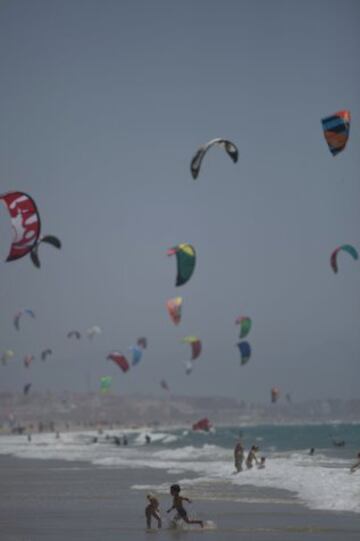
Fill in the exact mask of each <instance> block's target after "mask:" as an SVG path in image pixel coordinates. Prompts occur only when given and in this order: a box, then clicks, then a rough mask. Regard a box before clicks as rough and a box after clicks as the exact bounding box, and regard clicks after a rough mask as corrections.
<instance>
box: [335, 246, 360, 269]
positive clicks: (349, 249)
mask: <svg viewBox="0 0 360 541" xmlns="http://www.w3.org/2000/svg"><path fill="white" fill-rule="evenodd" d="M340 251H343V252H347V253H348V254H350V255H351V256H352V258H353V259H355V261H356V260H357V259H359V254H358V253H357V251H356V250H355V248H354V247H353V246H351V244H343V245H342V246H338V248H336V249H335V250H334V251H333V253H332V254H331V257H330V265H331V268H332V270H333V271H334V272H335V273H337V272H338V264H337V258H338V253H339V252H340Z"/></svg>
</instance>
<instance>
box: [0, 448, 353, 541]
mask: <svg viewBox="0 0 360 541" xmlns="http://www.w3.org/2000/svg"><path fill="white" fill-rule="evenodd" d="M0 480H1V483H0V486H1V489H2V495H1V498H0V529H1V532H2V533H1V540H2V541H38V540H39V541H40V540H43V539H44V540H46V541H59V540H60V539H61V540H63V539H64V538H66V539H67V540H69V541H75V540H76V541H82V540H84V541H85V539H86V540H87V541H89V540H90V541H95V540H96V541H108V540H109V541H110V540H115V539H117V540H120V541H122V540H124V541H125V540H126V541H141V540H143V539H148V535H149V534H148V533H147V532H146V530H145V517H144V508H145V505H146V500H145V496H146V493H147V491H148V489H147V488H144V489H140V490H139V489H137V490H134V489H132V488H131V487H134V486H139V485H143V486H144V487H145V486H160V485H165V486H166V485H167V484H168V485H170V484H171V483H173V482H177V481H179V479H178V478H177V475H176V474H175V473H174V474H169V473H166V472H164V471H156V470H153V469H151V468H143V469H135V468H134V469H131V468H127V469H124V468H113V467H97V466H94V465H93V464H90V463H86V462H79V461H74V462H70V461H62V460H37V459H21V458H16V457H12V456H8V455H2V456H0ZM180 481H181V480H180ZM249 490H250V493H251V490H253V496H254V497H253V498H251V497H250V496H249ZM184 493H185V494H187V495H188V496H189V497H190V498H192V499H193V501H194V503H193V504H189V505H188V512H189V515H195V516H197V517H198V518H201V519H205V520H211V521H214V523H215V525H216V529H209V530H206V531H205V532H203V534H206V535H208V536H209V538H210V539H214V540H215V539H219V538H220V537H221V539H222V541H236V540H244V541H245V540H249V539H251V540H252V541H275V540H277V541H288V540H289V539H292V540H294V541H298V540H299V541H300V539H306V540H307V541H332V540H333V541H338V540H339V539H340V538H341V539H346V540H349V541H350V540H355V539H358V538H359V536H360V517H359V515H357V514H355V513H350V512H349V513H344V512H329V511H313V510H310V509H308V508H307V507H305V506H303V505H302V504H301V502H299V501H298V500H297V499H296V498H295V497H294V495H293V494H291V493H289V492H287V491H285V490H275V491H274V490H265V489H264V490H262V491H261V490H260V491H259V489H258V488H256V487H252V489H251V487H250V489H249V487H248V486H247V487H239V486H236V485H235V486H232V487H231V493H229V492H227V496H226V498H224V496H222V489H221V482H220V481H219V482H218V483H217V484H216V483H215V484H214V483H213V484H211V487H210V484H209V485H208V487H207V488H206V486H205V487H204V486H197V485H194V486H186V487H184ZM261 495H262V496H263V498H262V499H261V497H259V496H261ZM159 497H160V504H161V508H162V510H163V511H162V514H163V517H165V515H166V513H165V511H164V510H165V509H166V508H167V507H169V506H170V505H169V504H170V503H171V499H170V496H169V495H168V494H166V490H164V491H159ZM247 499H248V500H249V501H247ZM179 533H185V530H184V531H182V532H179V531H173V530H169V529H167V520H166V518H165V520H164V529H163V530H162V531H159V532H157V535H158V538H159V539H161V540H165V539H173V538H174V536H175V537H176V536H177V535H178V534H179ZM198 535H199V530H198V529H191V530H186V539H187V540H189V541H192V540H193V539H198Z"/></svg>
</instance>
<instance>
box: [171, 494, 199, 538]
mask: <svg viewBox="0 0 360 541" xmlns="http://www.w3.org/2000/svg"><path fill="white" fill-rule="evenodd" d="M180 491H181V488H180V485H171V487H170V494H171V496H172V497H173V504H172V506H171V507H170V509H168V510H167V513H170V511H172V510H173V509H175V510H176V511H177V515H176V517H175V520H179V519H180V518H182V519H183V521H184V522H186V523H187V524H200V526H201V527H202V528H203V527H204V523H203V521H202V520H190V519H189V517H188V515H187V512H186V509H184V506H183V502H184V501H186V502H188V503H191V500H189V498H184V497H183V496H180Z"/></svg>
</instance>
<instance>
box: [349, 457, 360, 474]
mask: <svg viewBox="0 0 360 541" xmlns="http://www.w3.org/2000/svg"><path fill="white" fill-rule="evenodd" d="M359 468H360V453H358V454H357V461H356V462H355V464H353V465H352V466H351V468H350V471H351V473H354V471H356V470H358V469H359Z"/></svg>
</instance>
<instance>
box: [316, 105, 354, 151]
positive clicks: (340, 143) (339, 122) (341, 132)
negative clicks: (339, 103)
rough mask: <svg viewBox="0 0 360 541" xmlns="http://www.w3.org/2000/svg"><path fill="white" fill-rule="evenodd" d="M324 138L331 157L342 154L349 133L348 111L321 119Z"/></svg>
mask: <svg viewBox="0 0 360 541" xmlns="http://www.w3.org/2000/svg"><path fill="white" fill-rule="evenodd" d="M321 122H322V127H323V130H324V137H325V139H326V142H327V144H328V146H329V150H330V152H331V154H332V155H333V156H336V155H337V154H339V153H340V152H342V151H343V150H344V148H345V146H346V143H347V140H348V138H349V133H350V111H338V112H337V113H334V114H333V115H331V116H328V117H326V118H323V119H322V121H321Z"/></svg>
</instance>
